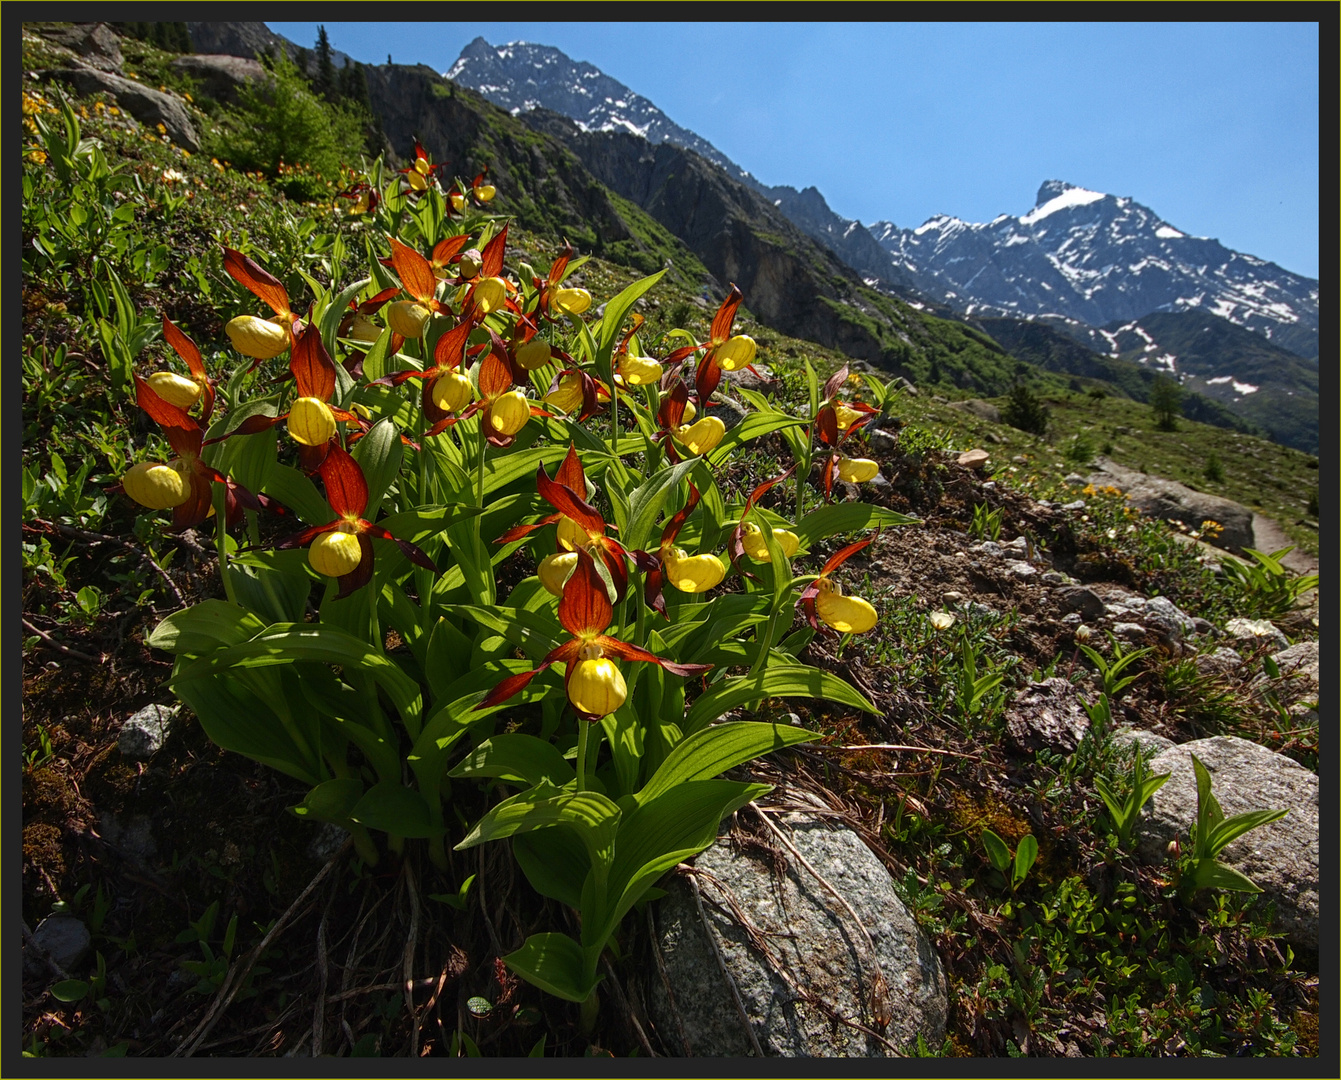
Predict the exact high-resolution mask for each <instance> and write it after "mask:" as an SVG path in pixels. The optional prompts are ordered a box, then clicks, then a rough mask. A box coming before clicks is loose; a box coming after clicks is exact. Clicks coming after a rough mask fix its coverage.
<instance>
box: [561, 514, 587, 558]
mask: <svg viewBox="0 0 1341 1080" xmlns="http://www.w3.org/2000/svg"><path fill="white" fill-rule="evenodd" d="M556 532H557V535H558V541H559V547H561V548H562V549H563V550H564V551H583V550H585V549H586V548H588V547H590V546H591V537H590V536H589V535H588V534H587V530H586V529H584V528H583V527H582V526H581V525H579V524H578V523H577V522H576V521H574V520H573V519H572V518H570V517H568V516H567V515H566V514H565V515H564V516H563V517H561V518H559V523H558V527H557V529H556Z"/></svg>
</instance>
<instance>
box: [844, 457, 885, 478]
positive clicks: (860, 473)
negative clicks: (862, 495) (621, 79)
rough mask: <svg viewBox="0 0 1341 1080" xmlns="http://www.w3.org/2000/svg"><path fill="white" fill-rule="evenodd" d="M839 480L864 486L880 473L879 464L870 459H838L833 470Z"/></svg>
mask: <svg viewBox="0 0 1341 1080" xmlns="http://www.w3.org/2000/svg"><path fill="white" fill-rule="evenodd" d="M834 471H835V472H837V473H838V479H839V480H845V481H847V483H849V484H864V483H866V481H867V480H870V479H871V478H872V477H874V476H875V475H876V474H877V473H879V472H880V463H879V462H878V461H872V460H871V459H870V458H839V459H838V466H837V468H836V469H835V470H834Z"/></svg>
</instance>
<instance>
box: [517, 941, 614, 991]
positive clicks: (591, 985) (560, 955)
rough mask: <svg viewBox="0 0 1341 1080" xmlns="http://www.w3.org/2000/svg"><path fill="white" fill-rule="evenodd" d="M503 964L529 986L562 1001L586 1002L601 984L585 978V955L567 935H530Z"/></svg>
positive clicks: (590, 978)
mask: <svg viewBox="0 0 1341 1080" xmlns="http://www.w3.org/2000/svg"><path fill="white" fill-rule="evenodd" d="M503 963H505V964H507V966H508V967H510V968H511V969H512V970H513V971H514V972H516V973H517V974H518V975H520V976H521V977H522V978H523V979H525V980H526V981H527V982H529V983H531V984H532V985H533V986H538V987H540V989H541V990H544V991H545V992H546V993H550V994H553V995H554V996H555V997H560V998H563V999H564V1000H565V1001H576V1002H579V1003H580V1002H583V1001H586V1000H587V998H589V997H591V994H592V991H594V990H595V989H596V987H597V985H598V984H599V983H600V981H601V978H600V977H596V978H592V977H589V976H588V975H587V974H586V967H587V965H586V954H585V953H584V952H583V950H582V946H580V945H579V944H578V943H577V942H576V941H574V940H573V939H572V938H570V937H569V936H568V935H567V934H532V935H531V936H530V937H528V938H527V939H526V944H525V945H523V946H522V947H521V948H520V949H518V950H517V951H516V952H513V953H508V955H507V956H505V957H503Z"/></svg>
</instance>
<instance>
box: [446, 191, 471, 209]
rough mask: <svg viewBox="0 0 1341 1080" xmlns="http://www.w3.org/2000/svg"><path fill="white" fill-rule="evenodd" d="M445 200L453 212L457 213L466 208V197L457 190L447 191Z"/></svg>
mask: <svg viewBox="0 0 1341 1080" xmlns="http://www.w3.org/2000/svg"><path fill="white" fill-rule="evenodd" d="M447 200H448V201H449V202H450V203H451V204H452V210H453V212H455V213H457V214H459V213H461V211H463V210H464V209H465V208H466V197H465V196H464V195H462V194H461V192H459V191H451V192H448V194H447Z"/></svg>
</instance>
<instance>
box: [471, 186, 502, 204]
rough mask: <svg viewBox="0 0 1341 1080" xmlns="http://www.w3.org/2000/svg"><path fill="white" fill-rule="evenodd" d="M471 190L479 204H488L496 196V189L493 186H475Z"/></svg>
mask: <svg viewBox="0 0 1341 1080" xmlns="http://www.w3.org/2000/svg"><path fill="white" fill-rule="evenodd" d="M472 190H473V191H474V193H475V198H477V199H479V200H480V202H488V201H489V200H490V199H492V198H493V197H494V196H495V195H497V194H498V189H497V188H495V187H494V186H493V184H477V185H476V186H475V187H474V188H473V189H472Z"/></svg>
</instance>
